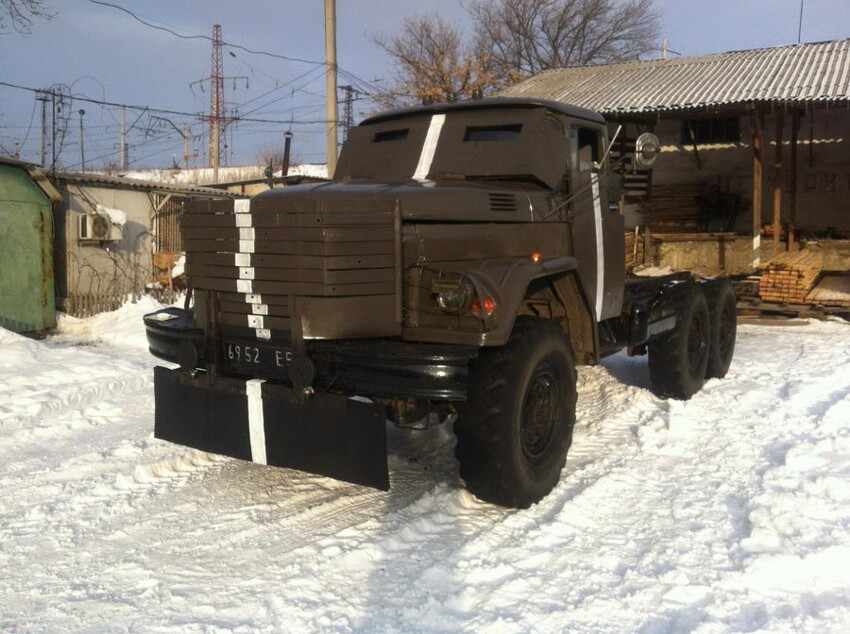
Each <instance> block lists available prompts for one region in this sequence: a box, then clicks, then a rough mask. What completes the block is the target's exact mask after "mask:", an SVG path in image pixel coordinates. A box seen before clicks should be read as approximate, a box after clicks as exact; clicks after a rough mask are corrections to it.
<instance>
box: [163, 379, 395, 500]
mask: <svg viewBox="0 0 850 634" xmlns="http://www.w3.org/2000/svg"><path fill="white" fill-rule="evenodd" d="M154 387H155V394H156V397H155V398H156V413H155V423H154V436H156V437H157V438H160V439H162V440H167V441H170V442H173V443H177V444H180V445H185V446H187V447H192V448H194V449H199V450H201V451H206V452H209V453H215V454H221V455H225V456H230V457H233V458H239V459H242V460H249V461H252V462H257V463H260V464H267V465H272V466H277V467H289V468H292V469H299V470H301V471H307V472H309V473H315V474H318V475H323V476H328V477H331V478H335V479H337V480H344V481H346V482H353V483H355V484H362V485H365V486H370V487H374V488H376V489H381V490H384V491H386V490H388V489H389V485H390V483H389V472H388V468H387V441H386V416H385V414H386V409H385V408H384V407H383V406H380V405H376V404H374V403H370V402H365V401H361V400H354V399H351V398H347V397H345V396H340V395H336V394H317V395H315V396H313V397H312V398H309V399H305V398H304V397H303V395H302V394H301V393H300V392H296V391H295V390H293V389H291V388H288V387H286V386H284V385H279V384H273V383H267V382H266V381H263V380H261V379H250V380H240V379H233V378H223V377H212V376H211V375H210V374H209V373H207V372H202V371H201V372H188V371H185V370H179V369H178V370H169V369H167V368H163V367H156V368H155V369H154Z"/></svg>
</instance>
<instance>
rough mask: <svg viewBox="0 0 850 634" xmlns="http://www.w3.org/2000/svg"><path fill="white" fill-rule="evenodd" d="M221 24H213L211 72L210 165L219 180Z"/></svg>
mask: <svg viewBox="0 0 850 634" xmlns="http://www.w3.org/2000/svg"><path fill="white" fill-rule="evenodd" d="M221 48H222V47H221V25H220V24H213V38H212V58H211V62H212V63H211V66H210V67H211V68H212V71H211V72H210V84H211V87H210V139H209V156H210V167H211V168H213V178H214V180H215V181H216V182H217V181H218V168H219V166H220V165H221V149H222V146H223V145H224V134H223V133H224V129H223V128H224V126H223V125H222V124H223V123H224V122H223V119H224V58H223V57H222V52H221Z"/></svg>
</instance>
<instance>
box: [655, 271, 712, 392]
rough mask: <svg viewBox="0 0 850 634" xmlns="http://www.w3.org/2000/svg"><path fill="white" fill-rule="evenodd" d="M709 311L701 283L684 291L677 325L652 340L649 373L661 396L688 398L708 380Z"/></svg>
mask: <svg viewBox="0 0 850 634" xmlns="http://www.w3.org/2000/svg"><path fill="white" fill-rule="evenodd" d="M709 331H710V328H709V315H708V304H707V303H706V300H705V294H704V293H703V291H702V289H701V288H700V287H699V286H694V287H693V288H691V289H688V290H687V291H684V292H681V293H680V296H679V298H678V299H677V301H676V326H675V327H674V328H673V330H670V331H668V332H666V333H664V334H663V335H661V336H660V337H658V338H656V339H654V340H652V341H650V342H649V377H650V379H651V381H652V388H653V390H654V391H655V392H656V394H658V395H659V396H663V397H665V398H675V399H679V400H682V401H686V400H688V399H689V398H691V397H692V396H693V395H694V394H696V393H697V392H699V390H700V388H701V387H702V386H703V383H705V373H706V367H707V366H708V352H709V347H710V342H709V334H710V333H709Z"/></svg>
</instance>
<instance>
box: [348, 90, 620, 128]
mask: <svg viewBox="0 0 850 634" xmlns="http://www.w3.org/2000/svg"><path fill="white" fill-rule="evenodd" d="M541 107H542V108H548V109H550V110H554V111H555V112H560V113H562V114H565V115H567V116H570V117H576V118H578V119H585V120H586V121H594V122H596V123H605V119H604V118H603V117H602V115H601V114H599V113H598V112H595V111H593V110H588V109H586V108H579V107H578V106H573V105H571V104H568V103H564V102H562V101H553V100H550V99H528V98H524V97H489V98H486V99H471V100H468V101H456V102H453V103H437V104H431V105H427V106H414V107H411V108H399V109H397V110H389V111H387V112H383V113H381V114H378V115H375V116H372V117H369V118H367V119H364V120H363V121H362V122H361V123H360V125H368V124H372V123H380V122H383V121H392V120H393V119H399V118H402V117H407V116H410V115H416V114H429V113H431V114H433V113H440V112H451V111H453V110H487V109H495V108H541Z"/></svg>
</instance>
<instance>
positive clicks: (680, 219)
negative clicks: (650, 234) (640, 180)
mask: <svg viewBox="0 0 850 634" xmlns="http://www.w3.org/2000/svg"><path fill="white" fill-rule="evenodd" d="M701 190H702V185H701V184H699V183H695V184H685V185H653V187H652V198H651V201H650V203H649V205H648V207H647V208H646V210H645V213H646V216H647V220H648V224H649V226H650V228H651V229H652V230H653V231H655V232H665V231H695V230H696V229H697V227H698V225H699V202H698V199H699V195H700V191H701Z"/></svg>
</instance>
